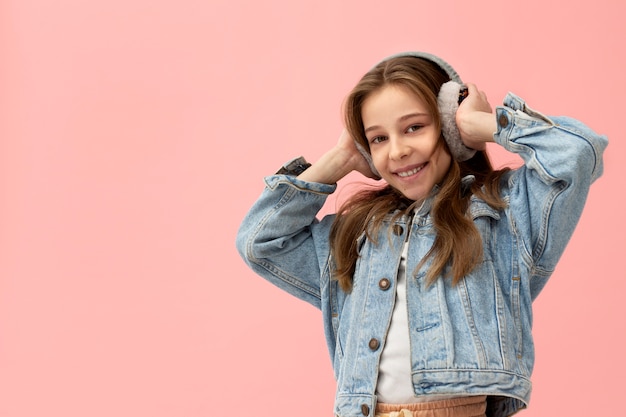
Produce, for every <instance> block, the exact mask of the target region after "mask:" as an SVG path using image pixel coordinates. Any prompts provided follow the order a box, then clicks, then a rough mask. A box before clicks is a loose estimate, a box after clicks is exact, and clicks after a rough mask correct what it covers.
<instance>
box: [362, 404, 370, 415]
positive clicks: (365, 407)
mask: <svg viewBox="0 0 626 417" xmlns="http://www.w3.org/2000/svg"><path fill="white" fill-rule="evenodd" d="M361 413H363V415H364V416H369V415H370V407H369V406H368V405H367V404H362V405H361Z"/></svg>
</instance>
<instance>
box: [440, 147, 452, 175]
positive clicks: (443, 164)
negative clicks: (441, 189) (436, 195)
mask: <svg viewBox="0 0 626 417" xmlns="http://www.w3.org/2000/svg"><path fill="white" fill-rule="evenodd" d="M436 161H437V182H439V181H441V180H442V179H443V177H444V176H445V175H446V172H448V169H450V164H451V163H452V157H451V156H450V154H449V153H448V152H446V151H445V150H444V149H443V147H439V149H438V150H437V151H436Z"/></svg>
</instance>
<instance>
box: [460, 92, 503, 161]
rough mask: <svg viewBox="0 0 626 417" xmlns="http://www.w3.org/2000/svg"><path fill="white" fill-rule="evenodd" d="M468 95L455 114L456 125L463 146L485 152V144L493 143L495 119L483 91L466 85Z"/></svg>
mask: <svg viewBox="0 0 626 417" xmlns="http://www.w3.org/2000/svg"><path fill="white" fill-rule="evenodd" d="M467 89H468V95H467V97H466V98H465V100H463V102H462V103H461V104H460V105H459V109H458V110H457V112H456V124H457V126H458V128H459V132H460V133H461V140H463V143H464V144H465V146H467V147H469V148H472V149H476V150H479V151H482V150H485V148H486V143H487V142H493V134H494V133H495V131H496V117H495V115H494V114H493V110H492V109H491V105H490V104H489V100H488V99H487V95H486V94H485V92H484V91H479V90H478V88H477V87H476V85H474V84H467Z"/></svg>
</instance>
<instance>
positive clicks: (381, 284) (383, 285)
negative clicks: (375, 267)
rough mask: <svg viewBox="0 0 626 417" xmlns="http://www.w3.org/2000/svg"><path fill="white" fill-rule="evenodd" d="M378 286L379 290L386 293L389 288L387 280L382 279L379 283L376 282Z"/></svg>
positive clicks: (389, 284)
mask: <svg viewBox="0 0 626 417" xmlns="http://www.w3.org/2000/svg"><path fill="white" fill-rule="evenodd" d="M378 286H379V287H380V289H381V290H383V291H387V290H388V289H389V287H391V282H390V281H389V280H388V279H387V278H383V279H381V280H380V281H378Z"/></svg>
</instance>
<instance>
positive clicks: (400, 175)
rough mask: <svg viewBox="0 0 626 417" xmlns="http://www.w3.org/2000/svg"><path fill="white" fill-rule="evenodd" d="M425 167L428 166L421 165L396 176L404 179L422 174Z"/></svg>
mask: <svg viewBox="0 0 626 417" xmlns="http://www.w3.org/2000/svg"><path fill="white" fill-rule="evenodd" d="M425 166H426V164H424V165H420V166H418V167H417V168H413V169H411V170H409V171H403V172H398V173H396V175H398V176H399V177H403V178H405V177H410V176H411V175H415V174H417V173H418V172H420V171H421V170H422V169H423V168H424V167H425Z"/></svg>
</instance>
